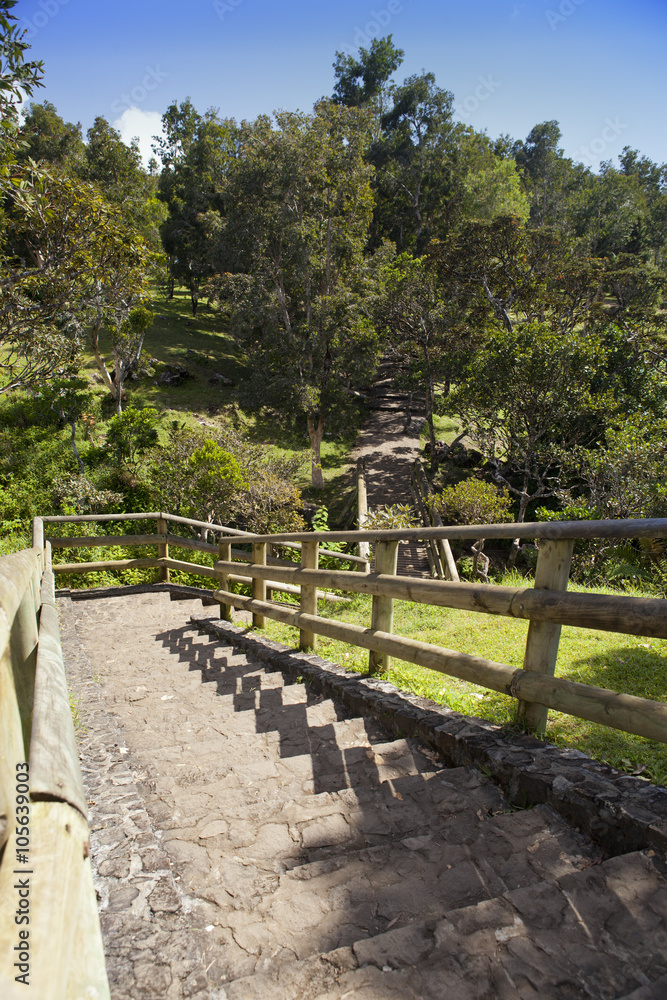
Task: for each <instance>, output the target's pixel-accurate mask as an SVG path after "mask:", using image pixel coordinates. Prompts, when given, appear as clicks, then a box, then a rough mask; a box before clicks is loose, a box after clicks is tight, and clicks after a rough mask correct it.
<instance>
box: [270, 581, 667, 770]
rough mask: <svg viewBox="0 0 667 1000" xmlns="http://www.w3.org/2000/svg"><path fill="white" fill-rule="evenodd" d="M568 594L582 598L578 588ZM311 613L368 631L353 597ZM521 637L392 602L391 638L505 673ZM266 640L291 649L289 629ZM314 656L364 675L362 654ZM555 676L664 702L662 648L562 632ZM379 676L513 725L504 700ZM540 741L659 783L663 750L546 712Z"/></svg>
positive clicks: (421, 679)
mask: <svg viewBox="0 0 667 1000" xmlns="http://www.w3.org/2000/svg"><path fill="white" fill-rule="evenodd" d="M502 582H503V583H504V584H506V585H513V584H514V585H516V583H517V581H516V579H515V578H506V579H505V580H503V581H502ZM523 582H524V583H525V581H523ZM571 589H572V590H580V591H583V590H584V589H585V588H580V587H572V588H571ZM598 592H599V591H598ZM608 592H610V593H611V591H608ZM319 613H320V614H326V615H328V616H330V617H335V618H337V619H340V620H341V621H347V622H352V623H354V624H358V625H364V626H366V627H368V626H369V625H370V620H371V599H370V598H368V597H360V596H356V597H353V599H352V601H351V603H350V604H349V605H346V606H340V605H329V606H327V607H326V608H325V607H324V605H320V612H319ZM527 630H528V622H527V621H521V620H517V619H513V618H503V617H500V616H495V615H484V614H478V613H474V612H467V611H457V610H454V609H450V608H435V607H431V606H429V605H420V604H413V603H409V602H404V601H396V602H395V605H394V632H395V633H396V634H397V635H404V636H406V637H409V638H413V639H419V640H421V641H423V642H428V643H433V644H434V645H439V646H443V647H445V648H449V649H454V650H458V651H460V652H463V653H469V654H472V655H477V656H483V657H485V658H486V659H490V660H495V661H497V662H499V663H505V664H507V665H509V666H512V667H521V666H522V665H523V655H524V648H525V641H526V634H527ZM267 632H268V634H269V635H270V636H271V637H272V638H277V639H281V640H282V641H283V642H285V643H287V644H290V645H296V644H297V642H298V638H297V635H296V630H295V629H292V628H290V627H288V626H284V625H279V624H278V623H276V622H268V621H267ZM318 651H319V652H320V653H321V655H322V656H325V657H327V658H328V659H331V660H333V661H335V662H337V663H341V664H343V665H344V666H345V667H347V669H349V670H353V671H357V672H360V673H365V672H366V671H367V664H368V652H367V651H366V650H362V649H357V648H355V647H352V646H349V645H347V644H345V643H342V642H338V641H334V640H331V639H327V638H324V637H319V638H318ZM556 673H557V675H558V676H560V677H565V678H567V679H569V680H573V681H579V682H580V683H583V684H591V685H593V686H595V687H602V688H607V689H610V690H616V691H621V692H624V693H627V694H633V695H637V696H639V697H643V698H651V699H654V700H658V701H664V702H667V640H664V639H646V638H643V637H641V636H630V635H625V634H619V633H614V632H597V631H593V630H588V629H583V628H572V627H569V626H565V627H564V628H563V630H562V634H561V642H560V647H559V655H558V663H557V667H556ZM383 676H384V677H385V678H386V680H389V681H391V682H392V683H393V684H395V685H396V686H397V687H398V688H400V689H402V690H405V691H409V692H412V693H413V694H417V695H420V696H422V697H425V698H429V699H431V700H432V701H434V702H436V703H437V704H441V705H447V706H449V707H450V708H452V709H454V710H455V711H459V712H463V713H464V714H466V715H472V716H477V717H479V718H483V719H488V720H490V721H492V722H495V723H497V724H499V725H504V726H512V725H513V724H514V720H515V710H516V701H515V700H514V699H513V698H510V697H508V696H506V695H502V694H499V693H497V692H495V691H487V690H486V689H485V688H482V687H479V686H478V685H475V684H469V683H467V682H466V681H461V680H458V679H457V678H454V677H449V676H447V675H445V674H440V673H437V672H436V671H433V670H428V669H426V668H423V667H419V666H416V665H414V664H411V663H406V662H403V661H400V660H393V661H392V664H391V667H390V669H389V670H388V671H387V673H386V674H384V675H383ZM546 739H547V740H548V741H549V742H552V743H556V744H558V745H561V746H568V747H573V748H576V749H578V750H581V751H583V752H584V753H587V754H589V755H590V756H591V757H594V758H595V759H597V760H602V761H606V762H607V763H609V764H612V765H613V766H614V767H618V768H620V769H621V770H626V771H629V772H641V773H642V774H643V775H644V776H645V777H648V778H651V779H652V780H653V781H656V782H659V783H662V784H665V783H667V746H666V745H665V744H662V743H658V742H657V741H653V740H646V739H643V738H641V737H638V736H631V735H630V734H628V733H622V732H620V731H618V730H614V729H609V728H607V727H606V726H601V725H598V724H596V723H592V722H586V721H584V720H581V719H576V718H574V717H573V716H568V715H564V714H563V713H560V712H553V711H552V712H550V713H549V722H548V725H547V732H546Z"/></svg>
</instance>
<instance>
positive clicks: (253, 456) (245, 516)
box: [151, 425, 304, 534]
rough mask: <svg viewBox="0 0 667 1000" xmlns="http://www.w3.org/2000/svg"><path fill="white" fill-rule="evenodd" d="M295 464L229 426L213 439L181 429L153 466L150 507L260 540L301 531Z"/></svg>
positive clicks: (221, 428) (213, 436)
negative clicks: (249, 533)
mask: <svg viewBox="0 0 667 1000" xmlns="http://www.w3.org/2000/svg"><path fill="white" fill-rule="evenodd" d="M297 463H298V459H297V460H295V459H285V458H281V457H278V456H277V455H275V453H274V452H273V451H272V449H270V448H267V447H266V446H264V445H253V444H250V443H249V442H248V441H247V440H246V439H245V438H243V437H242V436H241V435H240V434H239V433H238V432H237V431H235V430H234V429H233V428H232V427H231V426H230V425H222V426H221V427H219V428H218V429H217V431H216V432H214V433H213V434H212V435H209V434H204V433H203V432H202V431H193V430H189V429H183V428H181V429H178V430H175V431H174V432H173V433H172V434H171V435H170V438H169V447H168V448H167V449H165V450H164V451H163V452H162V453H161V454H160V455H159V457H158V458H157V460H156V461H154V463H153V466H152V470H151V487H152V491H153V496H154V502H155V503H156V505H157V506H158V507H161V508H162V509H163V510H171V511H174V512H176V513H179V514H182V515H183V516H185V517H193V518H195V519H196V520H202V521H203V520H207V521H210V522H211V523H215V522H216V521H218V522H219V521H220V519H222V522H223V523H229V524H232V525H235V526H236V527H239V528H243V529H245V530H248V531H253V532H258V533H260V534H267V533H270V532H278V531H300V530H303V528H304V522H303V518H302V517H301V515H300V513H299V509H300V507H301V504H302V500H301V493H300V491H299V490H298V488H297V487H296V486H294V474H295V471H296V465H297Z"/></svg>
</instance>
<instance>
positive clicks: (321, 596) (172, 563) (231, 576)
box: [73, 559, 347, 604]
mask: <svg viewBox="0 0 667 1000" xmlns="http://www.w3.org/2000/svg"><path fill="white" fill-rule="evenodd" d="M156 562H157V563H158V564H159V565H160V566H166V567H167V568H168V569H177V570H180V571H181V572H182V573H193V574H194V575H195V576H205V577H207V578H208V579H216V578H217V577H218V576H219V573H218V572H217V571H216V570H215V569H212V568H211V567H210V566H200V565H199V564H198V563H191V562H185V561H184V560H181V559H159V560H156ZM73 565H75V566H76V565H77V564H76V563H74V564H73ZM225 565H230V566H232V567H233V568H236V567H237V566H239V564H238V563H234V562H232V563H229V564H227V563H226V564H225ZM244 568H245V563H241V564H240V569H241V572H240V573H228V574H227V579H228V580H230V581H231V583H241V584H244V585H247V584H249V583H251V582H252V579H253V578H252V577H251V576H250V574H249V573H245V572H243V570H244ZM266 569H267V571H268V572H267V576H266V577H262V579H266V580H267V583H268V585H269V587H270V588H271V589H272V590H277V591H279V592H280V593H283V594H291V595H293V596H295V597H298V596H299V594H300V592H301V590H300V588H299V587H296V586H293V585H292V584H290V583H281V582H280V581H274V580H273V579H272V569H273V567H271V566H267V567H266ZM317 597H318V600H320V601H329V602H330V603H331V602H333V603H334V604H337V603H347V602H346V601H345V598H343V597H339V596H338V594H326V593H324V592H323V591H318V592H317Z"/></svg>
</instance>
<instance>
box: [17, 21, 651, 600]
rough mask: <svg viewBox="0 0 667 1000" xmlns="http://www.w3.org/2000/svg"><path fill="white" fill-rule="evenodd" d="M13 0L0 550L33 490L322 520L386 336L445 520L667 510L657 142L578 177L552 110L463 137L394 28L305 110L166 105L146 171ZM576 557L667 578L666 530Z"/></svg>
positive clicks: (34, 496) (42, 505)
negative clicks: (78, 110) (63, 109)
mask: <svg viewBox="0 0 667 1000" xmlns="http://www.w3.org/2000/svg"><path fill="white" fill-rule="evenodd" d="M13 6H14V4H13V3H11V2H9V3H5V4H3V5H0V32H1V37H2V44H1V50H2V54H1V60H2V61H1V63H0V69H1V75H0V104H1V105H2V108H1V111H2V129H1V131H0V188H1V193H2V205H1V208H0V255H1V261H0V339H1V350H0V521H1V522H2V529H1V530H2V546H3V551H8V550H10V549H12V548H15V547H17V546H20V545H21V544H23V540H24V538H25V535H26V533H27V531H28V526H29V521H30V518H31V517H32V516H34V515H35V514H43V515H44V514H50V513H96V512H97V513H100V512H114V511H126V512H132V511H141V510H160V509H163V510H170V511H171V512H173V513H177V514H181V515H184V516H189V517H194V518H197V519H201V520H206V521H211V522H222V523H228V524H230V525H234V526H236V527H239V528H244V529H246V528H247V529H250V530H258V531H274V530H296V529H299V528H301V527H303V526H304V524H305V523H307V522H309V521H311V520H312V515H313V511H314V510H316V509H317V508H320V509H322V508H323V507H324V505H325V504H326V505H328V506H329V508H330V511H331V515H330V523H331V525H332V526H335V524H336V523H337V520H338V519H339V517H340V518H343V514H344V512H345V510H346V496H345V494H346V492H347V493H348V494H349V491H350V489H351V480H350V477H349V476H346V475H345V469H346V459H347V456H349V451H350V447H351V443H352V442H353V440H354V436H355V433H356V430H357V429H358V427H359V426H360V424H361V422H362V420H363V416H364V413H365V403H366V401H367V393H368V390H369V387H370V386H371V385H372V384H373V381H374V378H375V373H376V371H377V366H378V364H379V363H380V362H385V363H386V362H388V361H389V362H391V365H392V371H393V372H394V381H395V385H396V386H397V387H398V388H400V389H402V390H403V391H405V393H407V394H411V398H412V399H413V400H414V407H415V409H416V410H419V411H421V412H423V413H424V414H425V416H426V440H425V461H426V462H427V465H428V467H429V473H430V476H431V478H432V480H433V483H434V488H435V490H436V493H437V494H438V495H439V496H441V498H442V499H441V505H442V513H443V516H444V518H445V521H446V522H447V521H449V522H450V523H451V522H456V521H461V522H465V521H473V522H474V521H479V522H484V521H488V520H492V519H504V520H512V519H513V520H516V521H524V520H537V519H542V520H543V519H549V518H552V519H566V520H572V519H577V518H628V517H660V516H667V495H666V494H667V486H666V485H665V484H666V483H667V476H666V472H667V435H666V433H665V431H666V429H667V391H666V390H667V379H666V371H665V364H666V361H667V337H666V333H667V331H666V328H665V322H666V317H667V313H666V312H665V307H664V294H665V287H666V283H667V253H666V249H665V247H666V242H667V165H666V164H658V163H654V162H652V161H651V160H650V159H649V158H648V157H646V156H644V155H642V153H641V152H640V151H639V150H635V149H632V148H629V147H626V148H624V149H623V152H622V153H621V155H620V156H619V157H618V159H617V162H612V161H608V162H605V163H603V164H602V166H601V167H600V170H599V171H598V172H594V171H592V170H591V169H590V168H589V167H587V166H585V165H583V164H582V163H577V162H573V161H572V160H570V159H568V158H567V157H566V156H565V155H564V153H563V150H562V149H561V148H560V146H559V143H560V140H561V132H560V129H559V125H558V122H557V121H544V122H540V123H538V124H536V125H535V126H534V127H533V128H532V129H531V131H530V132H529V134H528V135H527V136H526V137H525V138H524V139H516V138H513V137H512V136H510V135H500V136H498V137H497V138H491V137H489V136H488V135H487V134H485V133H481V132H477V131H475V130H474V129H473V128H471V127H470V126H469V125H465V124H462V123H461V122H460V121H457V120H456V113H455V109H454V95H453V94H452V93H450V92H449V91H447V90H445V89H443V88H442V87H441V86H440V85H439V83H438V82H437V81H436V78H435V75H434V74H433V73H430V72H424V73H421V74H418V75H413V76H409V77H407V78H405V79H402V78H401V75H400V68H401V64H402V62H403V58H404V53H403V51H402V50H401V49H399V48H398V47H397V46H396V45H395V44H394V41H393V38H392V36H391V35H389V36H387V37H385V38H380V39H377V38H376V39H374V40H373V41H372V43H371V44H370V46H369V47H368V49H364V48H361V49H360V50H359V52H358V54H357V56H356V57H353V56H351V55H347V54H343V53H336V54H335V58H334V63H333V76H332V90H331V94H330V95H328V96H324V97H322V98H321V99H320V100H318V101H317V102H316V104H315V106H314V107H313V109H312V110H310V111H306V112H303V111H286V110H279V111H274V112H273V113H272V112H271V109H267V113H266V114H264V115H261V116H260V117H259V118H257V119H256V120H255V121H241V122H238V121H236V120H234V119H233V118H226V117H223V116H222V115H221V113H220V111H219V110H217V109H215V108H210V109H208V110H201V109H197V108H195V107H194V106H193V104H192V103H191V101H190V100H189V99H186V100H184V101H181V102H180V103H179V102H174V103H172V104H171V105H170V106H169V107H167V108H166V110H165V111H164V114H163V116H162V122H163V133H162V135H161V136H160V137H156V141H155V146H154V157H153V158H152V159H151V161H150V163H149V164H148V167H147V168H145V167H144V165H143V163H142V160H141V156H140V153H139V149H138V146H137V144H136V143H135V144H132V145H130V146H127V145H125V144H124V143H123V142H122V141H121V138H120V135H119V133H118V132H117V131H116V130H115V129H114V128H113V127H112V125H111V124H110V123H109V122H108V121H107V120H106V119H105V118H104V117H101V116H100V117H98V118H96V119H95V122H94V124H93V125H92V127H91V128H90V129H88V131H87V133H86V135H85V137H84V135H83V133H82V129H81V126H80V125H79V124H75V123H71V122H66V121H64V120H63V118H62V117H61V116H60V115H59V114H58V111H57V109H56V108H55V107H54V106H53V105H52V104H51V103H49V102H48V101H42V102H39V101H38V100H37V99H36V98H37V96H38V94H39V86H40V83H41V80H42V75H43V67H42V65H41V63H40V62H39V61H35V60H32V53H31V52H29V51H28V47H27V45H26V43H25V42H24V41H23V40H22V38H21V34H20V32H19V30H18V28H17V26H16V23H15V21H14V18H13V17H12V14H11V9H12V7H13ZM26 96H27V98H29V102H27V103H24V104H23V108H22V110H19V106H20V103H21V101H22V100H23V98H24V97H26ZM443 428H447V429H448V435H447V434H445V432H444V431H443ZM457 455H458V460H457V461H454V459H455V458H456V457H457ZM461 455H463V458H461ZM348 507H349V505H348ZM318 523H319V524H322V523H323V522H322V517H321V516H320V519H319V522H318ZM341 523H342V522H341ZM505 555H506V557H507V558H508V559H509V560H510V561H513V559H514V558H516V553H515V552H514V553H512V552H510V551H508V552H507V553H506V554H505ZM577 559H578V562H577V564H576V572H577V573H578V574H579V577H580V579H582V580H588V581H595V582H597V583H616V584H623V583H624V582H625V583H627V584H628V585H636V584H638V583H641V584H642V586H645V587H647V588H649V589H650V590H653V591H654V592H655V591H656V590H657V591H658V592H660V593H662V592H664V587H665V581H666V580H667V556H666V555H665V552H664V550H663V547H662V545H661V544H660V543H658V542H651V543H650V544H649V543H646V544H645V545H642V546H639V545H637V546H630V545H625V546H616V547H607V548H604V549H598V550H595V551H593V550H592V549H590V550H589V549H585V547H582V548H581V551H580V552H578V554H577ZM517 566H518V567H519V568H521V567H522V566H523V571H526V570H527V569H529V565H528V563H527V562H524V563H522V562H521V560H519V562H518V563H517Z"/></svg>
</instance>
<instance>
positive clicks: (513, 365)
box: [448, 323, 618, 522]
mask: <svg viewBox="0 0 667 1000" xmlns="http://www.w3.org/2000/svg"><path fill="white" fill-rule="evenodd" d="M605 360H606V359H605V354H604V349H603V346H602V344H601V343H600V341H599V339H598V338H595V337H594V336H592V335H591V334H588V335H587V334H584V333H582V332H579V331H573V332H571V333H570V334H569V336H568V337H563V336H562V335H561V334H560V333H559V332H554V331H553V330H552V329H550V328H549V327H548V326H546V325H545V324H539V323H526V324H522V325H520V326H516V327H513V328H512V329H509V330H508V329H503V328H498V329H496V330H494V332H493V333H492V334H491V336H490V337H489V339H488V341H487V342H486V344H485V345H484V346H483V347H482V348H481V350H479V351H478V352H477V353H476V354H475V355H474V357H473V358H472V359H471V361H470V362H469V363H468V365H467V366H466V368H465V370H464V372H463V373H462V377H461V380H460V382H459V383H458V385H457V386H456V388H455V389H454V390H453V392H452V394H451V396H450V398H449V401H448V409H449V411H450V412H452V413H455V414H456V415H457V416H458V418H459V419H460V420H461V422H462V423H463V426H464V427H465V429H466V432H467V434H468V435H469V437H470V438H471V439H472V440H473V442H474V443H475V444H476V446H477V447H479V449H480V451H482V453H483V454H484V456H485V457H486V458H487V459H488V460H489V461H490V462H491V463H492V465H493V466H494V467H495V470H494V473H493V478H494V480H495V482H496V483H497V484H498V485H502V486H503V487H505V488H506V489H507V490H509V492H510V493H512V494H513V495H514V496H516V497H517V498H518V512H517V518H516V520H517V521H518V522H522V521H524V520H525V518H526V511H527V509H528V506H529V504H530V503H532V502H533V501H535V500H537V499H540V498H545V497H552V496H556V495H558V493H559V491H560V490H561V489H562V487H563V473H564V467H566V466H567V464H568V462H569V456H570V454H571V452H572V451H573V449H574V448H575V447H582V448H589V447H591V446H593V445H595V444H596V442H598V441H599V440H600V439H601V437H602V434H603V431H604V427H605V423H606V421H607V420H608V419H609V418H610V417H611V415H612V414H613V413H614V412H617V411H618V404H617V403H616V402H615V400H614V397H613V395H612V393H611V392H605V391H603V389H602V387H598V386H597V385H596V381H597V376H598V373H599V372H600V370H601V369H603V368H604V364H605Z"/></svg>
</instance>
